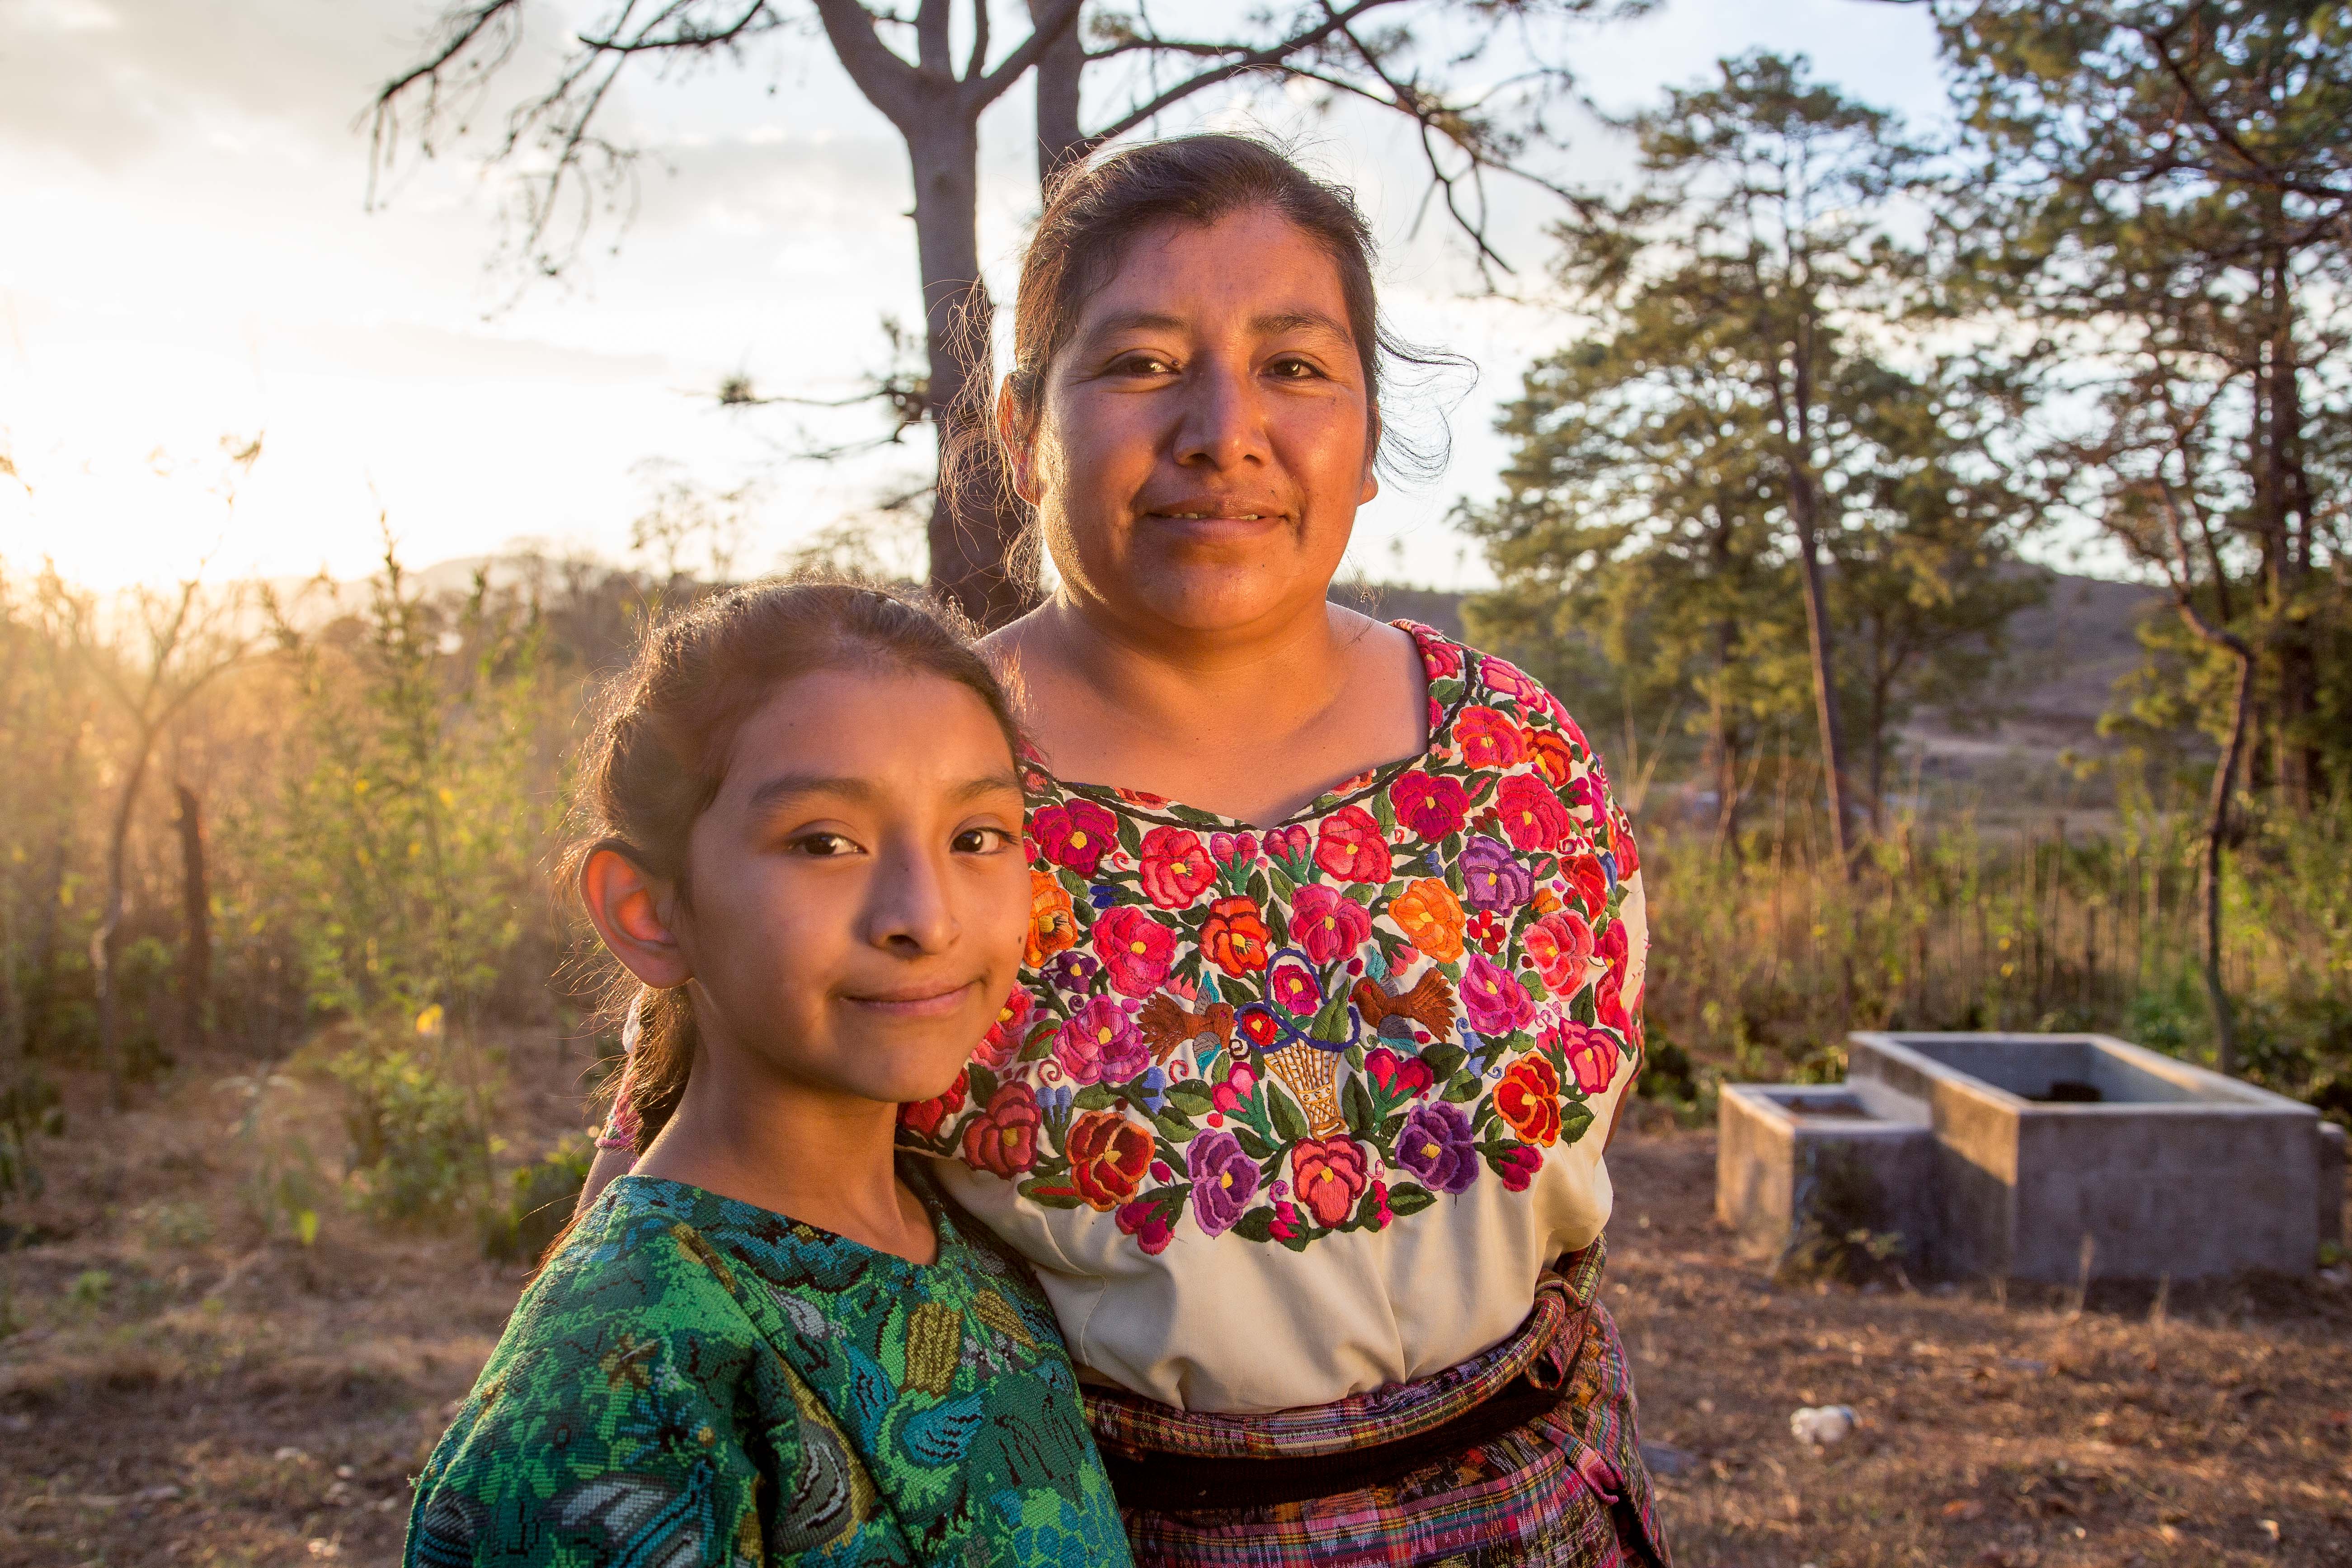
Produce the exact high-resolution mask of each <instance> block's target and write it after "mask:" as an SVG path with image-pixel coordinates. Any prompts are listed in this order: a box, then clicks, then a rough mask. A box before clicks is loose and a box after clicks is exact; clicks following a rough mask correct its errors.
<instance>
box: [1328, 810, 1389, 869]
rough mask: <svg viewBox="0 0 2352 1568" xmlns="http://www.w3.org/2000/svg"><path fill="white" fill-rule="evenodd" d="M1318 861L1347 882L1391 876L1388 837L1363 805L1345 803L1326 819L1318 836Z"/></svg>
mask: <svg viewBox="0 0 2352 1568" xmlns="http://www.w3.org/2000/svg"><path fill="white" fill-rule="evenodd" d="M1315 863H1316V864H1317V865H1318V866H1320V867H1322V868H1323V869H1324V870H1326V871H1328V872H1329V873H1330V874H1331V875H1332V876H1334V877H1337V878H1339V879H1340V880H1341V881H1345V882H1385V881H1387V880H1388V879H1389V841H1388V840H1387V839H1386V838H1385V837H1382V836H1381V825H1380V824H1379V823H1377V822H1375V821H1373V820H1372V814H1371V813H1370V812H1369V811H1366V810H1365V809H1364V808H1363V807H1362V806H1360V805H1343V806H1341V807H1340V808H1339V810H1337V811H1335V812H1333V813H1332V814H1331V815H1330V816H1327V817H1325V818H1324V819H1323V824H1322V826H1321V827H1320V828H1319V829H1318V830H1317V833H1316V836H1315Z"/></svg>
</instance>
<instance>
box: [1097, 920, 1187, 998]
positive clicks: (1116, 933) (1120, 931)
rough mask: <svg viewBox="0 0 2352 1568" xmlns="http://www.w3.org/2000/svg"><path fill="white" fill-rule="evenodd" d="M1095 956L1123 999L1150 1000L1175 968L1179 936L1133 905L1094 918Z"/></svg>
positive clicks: (1112, 986)
mask: <svg viewBox="0 0 2352 1568" xmlns="http://www.w3.org/2000/svg"><path fill="white" fill-rule="evenodd" d="M1095 955H1096V956H1097V958H1100V959H1101V960H1102V963H1103V969H1104V972H1105V973H1108V974H1109V976H1110V984H1111V989H1112V990H1114V991H1116V992H1118V994H1120V995H1122V996H1149V995H1150V994H1152V992H1154V991H1156V990H1158V989H1159V987H1160V982H1161V981H1163V980H1165V979H1167V978H1168V972H1169V971H1170V970H1171V969H1173V968H1174V967H1175V966H1176V933H1175V932H1174V931H1170V930H1169V929H1168V928H1167V927H1166V926H1164V925H1161V924H1160V922H1159V921H1155V920H1153V919H1152V918H1151V917H1150V915H1148V914H1145V913H1144V912H1143V911H1142V910H1139V909H1137V908H1136V907H1135V906H1134V905H1132V904H1121V905H1119V906H1118V908H1116V909H1110V910H1104V911H1103V912H1102V913H1101V914H1100V915H1097V917H1096V918H1095Z"/></svg>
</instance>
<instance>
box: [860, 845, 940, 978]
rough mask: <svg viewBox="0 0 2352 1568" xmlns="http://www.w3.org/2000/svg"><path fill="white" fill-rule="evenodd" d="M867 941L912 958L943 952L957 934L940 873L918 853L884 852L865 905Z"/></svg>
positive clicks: (908, 849) (933, 862)
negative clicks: (918, 955)
mask: <svg viewBox="0 0 2352 1568" xmlns="http://www.w3.org/2000/svg"><path fill="white" fill-rule="evenodd" d="M960 929H961V922H960V921H958V919H957V916H956V911H955V905H954V901H953V900H952V899H951V898H950V894H949V890H948V882H947V878H946V876H945V875H944V868H943V867H941V866H940V865H939V864H937V863H936V859H935V858H934V857H932V856H930V855H928V854H925V853H924V852H923V851H921V850H920V849H919V848H914V847H904V848H897V849H891V850H886V851H885V852H884V854H883V856H882V863H881V865H880V866H879V867H877V874H876V876H875V879H874V882H873V884H872V888H871V890H870V892H869V894H868V897H867V900H866V941H867V942H871V943H873V944H874V945H875V946H877V947H884V948H888V949H891V950H892V951H894V952H901V953H905V954H907V955H908V956H912V955H913V954H916V953H928V952H945V951H946V950H947V949H948V947H949V946H950V944H951V943H953V942H954V941H955V938H956V933H957V931H959V930H960Z"/></svg>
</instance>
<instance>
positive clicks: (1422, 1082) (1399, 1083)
mask: <svg viewBox="0 0 2352 1568" xmlns="http://www.w3.org/2000/svg"><path fill="white" fill-rule="evenodd" d="M1364 1076H1365V1077H1367V1078H1369V1079H1371V1080H1372V1081H1373V1082H1374V1083H1376V1084H1378V1085H1380V1087H1381V1093H1382V1094H1383V1095H1386V1096H1387V1097H1388V1098H1389V1099H1391V1100H1395V1099H1398V1098H1399V1097H1401V1096H1403V1095H1413V1094H1426V1093H1428V1092H1429V1089H1430V1087H1431V1086H1432V1085H1433V1084H1434V1083H1435V1082H1436V1081H1437V1080H1436V1079H1435V1078H1434V1077H1433V1075H1432V1074H1431V1072H1430V1070H1429V1064H1428V1063H1427V1062H1425V1061H1423V1060H1422V1059H1421V1058H1419V1057H1402V1056H1399V1055H1397V1053H1396V1052H1394V1051H1392V1050H1391V1049H1389V1048H1388V1047H1386V1046H1380V1047H1375V1048H1373V1049H1371V1050H1369V1051H1367V1052H1365V1053H1364Z"/></svg>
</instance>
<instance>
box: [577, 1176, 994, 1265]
mask: <svg viewBox="0 0 2352 1568" xmlns="http://www.w3.org/2000/svg"><path fill="white" fill-rule="evenodd" d="M898 1179H899V1180H900V1181H902V1182H904V1183H906V1184H907V1190H908V1191H909V1192H911V1193H913V1194H915V1198H916V1201H917V1202H919V1203H920V1204H921V1205H923V1213H924V1214H926V1215H929V1217H930V1222H931V1240H932V1243H933V1247H932V1252H931V1260H930V1261H929V1263H918V1262H916V1261H915V1260H914V1259H913V1258H906V1257H902V1256H901V1255H899V1254H898V1253H896V1252H885V1251H884V1250H883V1249H882V1248H880V1247H868V1246H867V1245H866V1243H864V1242H862V1241H859V1240H857V1239H856V1237H847V1236H843V1235H842V1234H841V1233H840V1232H838V1231H832V1230H827V1229H825V1227H824V1226H821V1225H814V1224H812V1223H811V1222H809V1221H807V1220H804V1219H795V1218H794V1217H793V1216H792V1215H788V1214H785V1213H783V1212H782V1211H781V1210H778V1209H768V1208H761V1206H760V1205H757V1204H754V1203H746V1202H745V1201H744V1200H743V1199H741V1198H730V1197H729V1196H728V1195H727V1194H724V1193H714V1192H712V1191H711V1190H710V1189H709V1188H708V1187H698V1186H696V1185H695V1184H693V1183H691V1182H680V1181H676V1180H673V1179H672V1178H670V1177H668V1176H640V1175H637V1174H635V1173H634V1172H624V1173H622V1174H621V1175H619V1176H616V1177H614V1180H613V1189H614V1191H616V1192H634V1193H635V1194H641V1195H642V1196H643V1197H644V1198H646V1200H648V1201H650V1202H652V1203H656V1204H661V1203H665V1202H666V1201H667V1206H670V1207H675V1208H678V1209H684V1210H692V1209H694V1208H697V1207H699V1206H702V1205H709V1207H710V1208H714V1209H716V1210H717V1211H718V1217H719V1220H720V1222H721V1223H722V1224H724V1225H726V1226H729V1227H730V1229H735V1230H740V1231H742V1232H744V1233H745V1234H746V1235H748V1236H753V1237H762V1233H763V1232H764V1233H772V1231H773V1229H774V1227H775V1226H778V1225H782V1226H785V1227H786V1229H787V1230H788V1231H789V1232H790V1233H791V1236H792V1239H793V1241H794V1242H796V1243H800V1244H802V1245H806V1246H814V1247H822V1248H824V1249H825V1250H827V1251H836V1250H842V1249H846V1250H848V1251H851V1252H855V1253H859V1254H863V1255H864V1256H865V1257H866V1258H872V1259H874V1260H876V1261H877V1262H879V1263H883V1264H886V1265H888V1266H890V1267H893V1268H902V1269H906V1270H908V1271H909V1272H911V1273H914V1274H918V1275H920V1274H925V1273H928V1272H929V1271H930V1270H932V1269H936V1268H942V1267H952V1266H953V1265H952V1264H951V1263H950V1258H949V1257H948V1254H949V1253H950V1251H952V1250H954V1249H955V1248H957V1247H961V1246H963V1245H964V1239H963V1237H961V1236H960V1235H959V1234H957V1231H956V1227H955V1222H954V1220H952V1219H951V1218H950V1217H949V1215H948V1210H947V1205H945V1204H944V1203H942V1202H941V1201H940V1194H939V1189H938V1188H937V1187H936V1186H934V1185H933V1184H932V1183H931V1178H930V1174H929V1172H927V1171H925V1170H924V1169H923V1168H922V1167H921V1166H920V1165H919V1164H917V1163H913V1162H911V1161H908V1160H906V1159H904V1158H901V1159H900V1160H899V1161H898ZM624 1184H627V1185H626V1187H624ZM696 1228H698V1229H699V1228H701V1227H700V1226H697V1227H696ZM762 1245H763V1246H765V1247H769V1248H772V1247H774V1246H775V1245H776V1243H775V1241H774V1239H773V1237H772V1234H770V1235H767V1236H764V1237H762Z"/></svg>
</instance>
